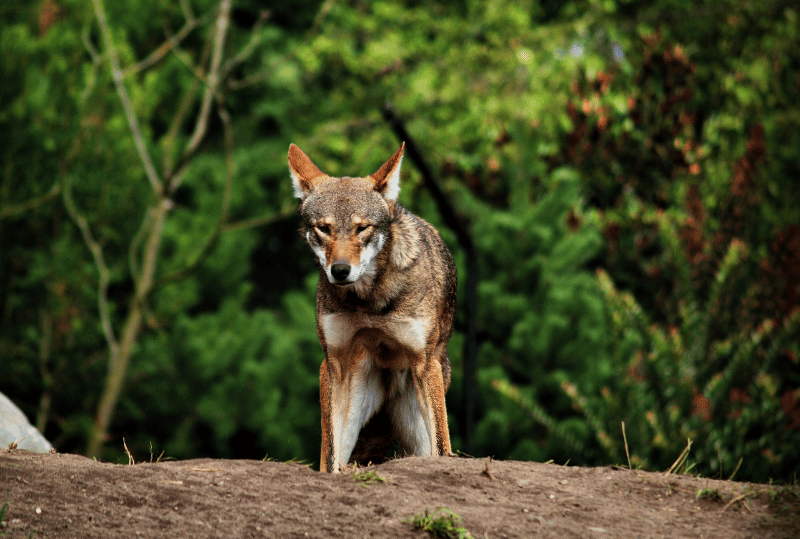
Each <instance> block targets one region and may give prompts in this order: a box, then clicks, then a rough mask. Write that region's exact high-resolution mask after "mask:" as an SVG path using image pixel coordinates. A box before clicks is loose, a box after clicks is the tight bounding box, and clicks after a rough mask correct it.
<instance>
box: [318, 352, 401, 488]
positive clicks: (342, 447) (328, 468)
mask: <svg viewBox="0 0 800 539" xmlns="http://www.w3.org/2000/svg"><path fill="white" fill-rule="evenodd" d="M384 399H385V395H384V389H383V386H382V385H381V379H380V373H379V372H378V371H377V370H375V369H374V367H373V365H372V362H371V361H369V357H368V356H367V355H364V356H363V357H362V359H361V360H360V361H341V360H338V359H336V358H326V359H325V361H324V362H323V363H322V367H321V368H320V404H321V408H322V451H321V456H320V471H325V472H333V473H335V472H339V471H340V470H341V468H342V467H344V466H346V465H347V462H348V461H349V460H350V455H351V454H352V452H353V448H354V447H355V445H356V441H357V440H358V434H359V432H361V428H362V427H363V426H364V425H366V423H367V421H369V420H370V418H371V417H372V416H373V415H375V413H376V412H377V411H378V410H379V409H380V407H381V405H382V404H383V401H384Z"/></svg>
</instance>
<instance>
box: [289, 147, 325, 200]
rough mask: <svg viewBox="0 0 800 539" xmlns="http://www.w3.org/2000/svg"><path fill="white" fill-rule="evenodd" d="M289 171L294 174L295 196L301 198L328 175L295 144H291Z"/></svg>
mask: <svg viewBox="0 0 800 539" xmlns="http://www.w3.org/2000/svg"><path fill="white" fill-rule="evenodd" d="M289 173H290V174H291V175H292V185H293V186H294V196H296V197H297V198H299V199H301V200H302V199H304V198H306V195H308V194H309V193H310V192H311V190H312V189H313V187H314V186H315V185H316V184H318V183H320V182H321V181H322V180H324V179H325V178H327V177H328V175H327V174H325V173H324V172H322V171H321V170H320V169H319V168H317V165H315V164H314V163H313V162H312V161H311V159H309V157H308V156H307V155H306V154H304V153H303V150H301V149H300V148H298V147H297V146H295V145H294V144H290V145H289Z"/></svg>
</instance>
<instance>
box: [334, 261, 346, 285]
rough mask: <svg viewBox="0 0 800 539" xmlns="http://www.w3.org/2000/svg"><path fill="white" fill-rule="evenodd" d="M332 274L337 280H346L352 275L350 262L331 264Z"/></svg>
mask: <svg viewBox="0 0 800 539" xmlns="http://www.w3.org/2000/svg"><path fill="white" fill-rule="evenodd" d="M331 275H332V276H333V278H334V279H336V280H337V281H346V280H347V277H348V276H349V275H350V264H344V263H342V262H339V263H337V264H334V265H332V266H331Z"/></svg>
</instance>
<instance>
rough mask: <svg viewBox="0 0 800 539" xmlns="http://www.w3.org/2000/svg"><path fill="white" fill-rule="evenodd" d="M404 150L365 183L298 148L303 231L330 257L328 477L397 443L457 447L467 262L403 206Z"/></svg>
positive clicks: (323, 385)
mask: <svg viewBox="0 0 800 539" xmlns="http://www.w3.org/2000/svg"><path fill="white" fill-rule="evenodd" d="M404 150H405V143H403V144H401V146H400V148H399V149H398V150H397V151H396V152H395V153H394V155H392V156H391V157H390V158H389V160H388V161H386V162H385V163H384V164H383V166H381V167H380V168H379V169H378V170H377V172H375V173H374V174H371V175H369V176H363V177H355V178H354V177H347V176H345V177H332V176H329V175H327V174H325V173H324V172H322V171H321V170H320V169H319V168H317V166H316V165H315V164H314V163H313V162H312V161H311V159H309V157H308V156H307V155H306V154H305V153H303V151H302V150H301V149H300V148H298V147H297V146H295V145H294V144H291V145H290V146H289V171H290V173H291V177H292V185H293V187H294V194H295V196H296V197H297V198H299V199H300V203H299V211H300V220H301V227H300V233H301V235H302V236H303V238H304V239H305V241H306V242H307V243H308V245H309V247H310V248H311V251H312V252H313V253H314V255H316V258H317V261H318V262H319V284H318V285H317V299H316V318H317V334H318V336H319V341H320V344H321V345H322V350H323V352H324V354H325V359H324V360H323V362H322V365H321V367H320V373H319V381H320V407H321V409H322V449H321V454H320V471H323V472H339V471H341V470H342V469H343V468H344V467H346V466H347V464H348V463H350V462H351V461H355V462H359V463H365V462H367V461H369V460H370V459H373V458H375V459H380V457H381V455H382V454H383V455H385V453H386V450H387V449H388V448H389V447H390V445H391V444H393V443H394V442H395V441H396V442H397V443H398V445H399V449H400V453H401V454H403V455H424V456H426V455H448V454H450V433H449V430H448V426H447V410H446V407H445V392H446V391H447V388H448V387H449V385H450V358H449V357H448V355H447V341H448V340H449V339H450V334H451V333H452V331H453V316H454V313H455V308H456V268H455V264H454V263H453V257H452V255H451V254H450V252H449V251H448V250H447V247H446V246H445V244H444V242H443V241H442V239H441V237H440V236H439V233H438V232H437V231H436V229H435V228H434V227H433V226H432V225H430V224H429V223H427V222H426V221H424V220H423V219H421V218H420V217H417V216H416V215H414V214H412V213H410V212H409V211H408V210H406V209H405V208H404V207H403V206H401V205H400V204H398V203H397V197H398V195H399V193H400V165H401V162H402V160H403V152H404Z"/></svg>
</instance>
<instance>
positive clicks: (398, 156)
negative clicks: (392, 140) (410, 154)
mask: <svg viewBox="0 0 800 539" xmlns="http://www.w3.org/2000/svg"><path fill="white" fill-rule="evenodd" d="M405 148H406V143H405V142H404V143H402V144H401V145H400V148H399V149H398V150H397V151H396V152H394V155H393V156H391V157H390V158H389V160H388V161H386V162H385V163H384V164H383V166H382V167H381V168H379V169H378V171H377V172H376V173H375V174H373V175H372V179H373V180H375V190H376V191H377V192H379V193H380V194H382V195H383V198H385V199H386V200H391V201H395V200H397V196H398V195H399V194H400V163H401V162H402V161H403V151H404V150H405Z"/></svg>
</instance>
